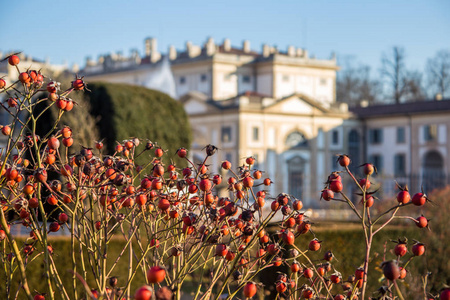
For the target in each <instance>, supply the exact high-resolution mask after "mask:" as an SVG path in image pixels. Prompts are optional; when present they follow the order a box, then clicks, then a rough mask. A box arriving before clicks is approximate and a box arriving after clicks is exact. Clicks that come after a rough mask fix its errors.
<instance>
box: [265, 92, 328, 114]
mask: <svg viewBox="0 0 450 300" xmlns="http://www.w3.org/2000/svg"><path fill="white" fill-rule="evenodd" d="M265 110H266V111H268V112H276V113H286V114H302V115H310V114H323V113H326V112H327V111H328V110H327V109H326V108H324V107H323V106H322V105H320V103H318V102H317V101H314V100H312V99H310V98H308V97H305V96H303V95H292V96H289V97H286V98H283V99H281V100H279V101H277V102H275V103H274V104H272V105H270V106H268V107H266V109H265Z"/></svg>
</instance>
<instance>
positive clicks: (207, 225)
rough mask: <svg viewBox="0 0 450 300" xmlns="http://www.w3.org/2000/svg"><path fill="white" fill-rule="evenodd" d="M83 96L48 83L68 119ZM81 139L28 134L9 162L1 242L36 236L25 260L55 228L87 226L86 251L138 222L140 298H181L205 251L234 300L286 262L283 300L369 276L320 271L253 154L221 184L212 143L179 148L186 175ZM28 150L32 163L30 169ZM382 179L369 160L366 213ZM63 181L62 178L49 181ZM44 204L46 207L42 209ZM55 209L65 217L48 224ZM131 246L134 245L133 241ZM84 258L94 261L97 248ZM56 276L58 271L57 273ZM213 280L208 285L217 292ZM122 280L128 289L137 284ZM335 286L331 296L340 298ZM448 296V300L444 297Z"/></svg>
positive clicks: (297, 219) (33, 84)
mask: <svg viewBox="0 0 450 300" xmlns="http://www.w3.org/2000/svg"><path fill="white" fill-rule="evenodd" d="M19 61H20V59H19V58H18V57H17V56H16V55H12V56H10V57H9V58H8V62H9V63H10V64H11V65H12V66H16V67H17V64H18V63H19ZM19 73H20V74H19V82H20V83H22V85H23V86H24V88H25V89H35V92H37V91H38V89H39V88H40V87H41V86H42V85H43V81H44V77H43V76H42V75H41V74H40V73H39V72H36V71H26V72H19ZM1 89H3V91H7V88H6V82H5V81H4V80H3V79H0V90H1ZM84 89H86V84H85V82H84V81H83V78H79V77H76V79H75V80H74V81H73V82H72V85H71V88H70V89H69V90H67V91H64V92H61V91H60V84H59V83H58V82H55V81H51V82H49V83H48V84H47V86H46V90H47V92H48V97H47V99H48V100H50V101H51V103H50V105H56V106H57V107H58V108H59V109H60V111H61V112H62V113H63V112H68V111H70V110H72V108H73V106H74V102H73V101H72V100H71V99H70V98H69V97H68V95H69V94H70V92H71V91H73V90H84ZM53 102H54V103H53ZM24 104H25V103H24V102H23V101H22V100H20V99H17V98H14V97H10V98H9V99H8V100H7V105H8V107H9V108H14V107H15V108H18V106H20V105H24ZM1 130H2V133H3V134H4V135H8V136H10V135H11V131H12V128H11V126H9V125H7V126H3V127H2V128H1ZM52 134H53V135H52ZM10 139H13V137H10ZM73 143H74V137H73V132H72V130H71V129H70V128H69V127H67V126H66V127H63V128H62V129H60V130H57V131H56V130H55V131H53V132H51V133H50V134H49V135H48V137H47V136H46V137H44V138H39V137H38V136H36V135H35V134H33V133H32V134H24V136H22V137H19V138H17V140H16V141H15V142H14V143H13V144H14V147H15V150H16V151H15V152H14V154H11V155H10V157H6V159H5V161H4V163H3V165H2V168H1V173H0V184H1V188H2V191H3V192H4V194H8V195H9V196H8V197H5V198H2V199H0V201H1V209H2V210H3V212H10V211H11V212H14V214H15V217H14V218H13V219H12V220H9V224H8V228H0V241H4V242H5V241H6V237H7V232H9V231H10V230H9V228H10V224H12V223H21V224H22V225H23V226H26V227H29V228H30V237H31V239H28V240H27V241H26V242H25V243H24V244H23V246H22V248H21V252H22V253H21V256H23V257H24V258H25V261H26V260H27V259H28V258H29V257H30V256H31V255H32V254H33V252H34V251H35V249H36V244H37V243H38V242H42V239H43V237H44V236H46V235H47V234H50V235H51V233H53V232H58V231H59V230H60V229H61V227H62V226H67V227H68V228H69V229H72V226H78V224H83V225H82V226H84V227H83V231H84V234H83V235H77V236H76V239H79V242H80V244H81V245H85V244H87V243H89V242H90V240H95V239H97V238H98V236H99V235H100V234H104V236H105V238H106V239H109V238H111V237H112V236H113V235H114V234H115V232H116V231H115V230H114V229H118V228H121V226H122V225H123V224H131V225H132V226H133V224H137V223H138V221H139V222H140V224H142V226H143V227H145V229H146V231H147V236H146V239H147V240H148V241H149V249H151V251H149V252H146V253H148V254H147V256H148V258H146V259H145V260H144V262H143V265H145V266H144V267H143V268H144V269H145V270H146V275H147V276H146V284H144V285H143V286H142V287H140V288H139V289H138V290H137V291H136V292H135V294H134V299H137V300H147V299H152V298H153V297H156V299H171V298H172V297H173V291H174V290H177V288H176V287H175V285H177V284H182V282H183V278H185V277H182V276H185V275H187V273H186V274H183V272H182V271H181V270H184V268H185V267H186V269H187V270H190V268H192V267H193V266H192V265H186V264H189V262H191V261H190V258H191V257H193V256H195V255H197V254H198V253H207V252H209V253H210V255H208V254H205V257H204V260H203V261H201V262H200V267H201V266H203V265H204V264H206V262H207V261H208V262H209V263H211V261H212V264H213V268H214V267H216V266H218V265H223V266H224V268H217V269H216V270H214V272H217V275H218V276H221V277H222V278H223V279H224V280H225V283H224V285H230V286H233V288H232V290H233V289H234V292H235V293H236V292H238V291H241V290H242V293H243V295H244V297H245V298H252V297H254V296H255V295H256V293H257V290H258V284H257V283H255V282H254V281H253V279H254V277H255V275H256V274H257V273H258V272H259V271H261V270H263V269H266V268H270V267H279V266H281V265H282V264H285V265H287V266H289V269H290V274H289V275H288V274H279V276H278V278H277V280H276V282H275V283H274V285H275V289H276V291H277V292H278V294H280V295H282V296H283V297H286V298H292V297H293V296H294V295H297V296H298V295H299V294H300V295H301V297H302V298H304V299H311V298H314V297H322V296H323V295H327V296H325V297H329V296H332V297H333V298H334V299H335V300H337V299H345V297H352V295H354V296H355V293H354V290H355V288H361V287H362V285H363V280H364V276H365V274H364V273H365V272H364V269H362V268H358V269H357V270H356V272H355V275H354V276H350V277H349V279H348V280H347V281H345V282H344V281H343V280H342V276H341V274H340V273H339V272H337V271H335V270H334V268H333V267H332V265H331V261H332V259H333V254H332V253H331V251H327V252H326V253H325V254H324V256H323V259H322V260H321V262H320V263H319V264H314V263H313V262H312V261H311V259H310V258H309V257H308V256H307V255H310V254H311V253H316V252H318V251H319V250H321V248H322V245H321V241H319V240H318V239H317V238H316V237H315V235H314V234H313V233H312V232H311V226H312V224H311V222H310V221H308V220H306V218H305V216H304V214H303V213H302V212H301V209H302V208H303V203H302V201H301V200H299V199H295V198H293V197H291V196H289V195H287V194H284V193H281V194H279V195H277V196H276V197H271V195H269V194H268V192H266V191H264V190H262V189H259V187H262V188H264V187H267V186H270V185H271V184H272V181H271V179H270V178H262V174H263V173H262V171H260V170H254V169H253V166H254V164H255V159H254V158H253V157H248V158H246V160H245V164H244V165H243V166H241V167H239V168H238V170H237V171H236V172H235V171H233V168H232V165H231V163H230V162H228V161H224V162H222V164H221V167H222V169H223V170H225V171H227V172H228V175H229V176H228V178H226V180H224V179H223V178H222V175H220V174H213V173H211V170H210V169H209V167H208V165H207V159H208V158H209V157H211V156H213V155H214V154H215V153H216V151H217V150H218V149H217V148H216V147H215V146H213V145H207V146H206V147H205V152H206V158H205V160H204V161H203V163H201V164H199V165H195V164H193V163H192V162H191V161H190V160H189V158H188V151H187V150H186V149H185V148H180V149H178V151H177V152H176V155H177V156H178V157H179V158H181V159H184V160H185V161H186V164H187V166H184V167H178V166H176V165H175V164H173V163H170V164H165V161H164V159H165V160H166V161H168V160H170V157H169V158H168V157H167V156H168V155H169V154H168V153H167V151H164V150H163V149H162V148H161V147H159V146H158V145H157V144H156V143H152V142H150V141H147V142H146V143H141V140H139V139H137V138H133V139H129V140H125V141H123V142H121V143H118V144H117V146H116V148H115V153H114V154H112V155H103V153H102V150H103V144H102V142H97V143H96V144H95V149H92V148H82V149H81V150H80V151H78V152H76V153H71V146H72V145H73ZM61 145H62V146H64V147H65V148H66V151H64V153H66V155H61V153H63V151H60V149H61V147H62V146H61ZM27 154H29V155H31V159H30V160H31V161H30V160H29V159H28V158H30V157H28V158H27V156H26V155H27ZM140 155H147V156H148V164H146V165H143V166H140V165H136V164H135V158H136V157H137V156H140ZM165 155H166V156H165ZM164 156H165V157H164ZM338 162H339V164H340V165H341V166H343V167H345V168H347V167H348V165H349V164H350V159H349V158H348V157H347V156H345V155H343V156H340V157H339V159H338ZM347 170H348V169H347ZM375 171H376V169H375V167H374V166H373V165H372V164H364V165H363V173H364V174H365V175H366V178H363V179H360V180H358V181H357V184H358V186H359V187H360V188H361V189H362V191H363V192H364V193H363V194H365V198H364V199H362V202H363V204H364V205H365V207H366V208H370V207H371V206H372V205H373V202H374V197H373V196H372V194H373V193H372V192H369V191H368V190H369V188H370V185H371V182H370V181H369V176H370V175H372V174H373V173H374V172H375ZM55 176H57V177H58V179H54V180H49V178H53V177H55ZM221 186H226V190H227V192H228V196H222V197H219V195H218V193H217V189H218V188H219V187H221ZM257 187H258V191H257V192H256V191H255V190H256V188H257ZM342 190H343V183H342V178H341V176H340V175H339V173H338V172H334V173H332V174H331V175H330V176H329V178H328V180H327V183H326V187H325V189H324V190H323V191H322V193H321V198H323V199H324V200H326V201H331V200H337V198H336V195H337V194H339V193H342ZM268 200H270V201H271V203H270V209H264V208H265V207H266V201H268ZM397 201H398V203H399V204H398V205H399V206H404V205H408V204H409V203H413V204H414V205H417V206H421V205H424V204H425V202H427V201H428V198H427V196H426V195H425V194H424V193H423V192H422V193H417V194H415V195H414V196H413V197H412V200H411V196H410V195H409V193H408V190H407V188H402V189H401V191H400V192H399V194H398V196H397ZM410 201H411V202H410ZM44 203H46V206H47V207H50V211H49V210H48V209H47V210H45V209H44V205H43V204H44ZM77 210H78V211H77ZM87 211H89V213H86V212H87ZM55 212H57V216H56V218H54V221H51V222H50V220H51V218H52V216H53V214H54V213H55ZM77 212H79V213H77ZM275 214H281V215H282V221H281V222H280V223H279V226H280V229H279V231H278V232H277V234H275V235H273V236H270V235H269V233H268V231H267V226H268V225H269V222H270V221H271V219H272V218H273V217H274V215H275ZM75 215H76V217H75ZM38 216H40V217H41V218H42V219H44V220H47V221H49V222H47V224H48V228H43V227H42V226H41V225H40V223H39V222H38ZM414 221H415V222H416V224H417V226H419V227H421V228H424V227H427V225H428V220H427V219H426V218H425V217H423V216H421V217H419V218H417V219H415V220H414ZM77 230H78V228H77ZM307 233H310V234H312V235H313V239H312V240H310V241H309V243H307V244H305V245H304V247H297V246H296V238H298V237H299V236H301V235H305V234H307ZM128 238H130V240H131V238H132V236H130V237H128ZM284 247H286V248H290V249H289V251H283V250H286V249H284ZM301 248H303V249H304V250H303V251H302V250H301ZM405 249H406V244H405V243H404V242H403V241H399V243H398V244H397V246H396V247H395V249H394V252H395V254H396V255H397V256H398V257H401V256H403V255H405V254H406V252H407V251H405ZM411 251H412V253H413V254H414V256H420V255H422V254H423V253H424V251H425V247H424V245H423V244H421V243H419V242H416V243H415V244H414V245H413V247H412V250H411ZM46 253H48V254H49V255H53V253H54V249H53V248H52V247H51V246H50V245H47V248H46ZM88 255H94V254H93V253H92V251H89V252H88ZM6 257H7V259H8V261H10V262H11V263H12V262H13V261H14V255H13V253H9V254H8V255H7V256H6ZM93 257H96V256H95V255H94V256H93ZM174 258H180V260H179V262H180V264H179V265H177V266H176V267H177V268H179V270H180V272H179V273H177V272H175V274H177V275H178V276H179V277H178V278H175V277H173V276H174V275H173V272H167V271H166V268H167V269H170V268H173V267H175V266H171V265H169V263H168V261H170V259H174ZM182 258H183V259H182ZM211 259H212V260H211ZM187 262H188V263H187ZM46 263H49V262H46ZM183 264H185V265H183ZM169 267H170V268H169ZM404 267H406V265H405V266H404ZM404 267H403V268H400V267H398V263H397V261H392V262H385V264H383V271H384V274H385V277H386V278H387V279H389V280H396V279H399V278H404V274H406V270H405V269H404ZM54 272H57V268H56V267H54ZM402 276H403V277H402ZM299 278H301V281H299ZM100 281H101V280H100ZM215 282H217V281H215ZM215 282H209V283H208V284H211V285H214V284H215ZM118 283H119V282H118V279H117V277H115V276H113V277H110V278H109V287H103V289H102V288H101V287H99V288H98V289H92V290H89V295H90V296H91V297H94V298H98V297H101V296H103V297H107V298H110V299H112V298H114V297H116V296H117V297H122V296H123V292H124V289H123V287H119V285H118ZM124 284H126V285H127V286H129V282H127V283H124ZM336 286H339V287H341V288H342V293H340V294H336V295H332V294H331V291H332V289H333V288H334V287H336ZM222 290H223V289H222ZM336 290H337V288H334V290H333V291H336ZM233 295H234V294H233ZM35 298H36V299H40V300H41V299H45V295H44V294H39V295H36V297H35ZM441 298H442V299H445V295H444V296H441Z"/></svg>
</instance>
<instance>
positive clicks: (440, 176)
mask: <svg viewBox="0 0 450 300" xmlns="http://www.w3.org/2000/svg"><path fill="white" fill-rule="evenodd" d="M422 169H423V172H422V185H423V188H424V189H425V191H427V192H431V191H432V190H433V189H435V188H440V187H443V186H444V185H445V183H446V176H445V172H444V158H443V157H442V155H441V154H440V153H439V152H438V151H436V150H430V151H428V152H427V153H426V154H425V155H424V157H423V161H422Z"/></svg>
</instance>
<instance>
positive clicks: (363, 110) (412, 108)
mask: <svg viewBox="0 0 450 300" xmlns="http://www.w3.org/2000/svg"><path fill="white" fill-rule="evenodd" d="M349 110H350V111H351V112H352V113H354V114H355V115H357V116H358V117H360V118H374V117H383V116H394V115H410V114H425V113H436V112H444V111H450V99H443V100H439V101H438V100H424V101H417V102H408V103H400V104H383V105H371V106H367V107H352V108H350V109H349Z"/></svg>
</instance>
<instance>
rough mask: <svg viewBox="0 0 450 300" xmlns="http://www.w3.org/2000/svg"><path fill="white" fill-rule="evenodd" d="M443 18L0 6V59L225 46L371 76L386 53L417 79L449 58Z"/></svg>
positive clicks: (412, 7) (437, 3) (351, 2)
mask: <svg viewBox="0 0 450 300" xmlns="http://www.w3.org/2000/svg"><path fill="white" fill-rule="evenodd" d="M449 14H450V1H448V0H427V1H415V0H405V1H404V0H395V1H394V0H379V1H361V0H348V1H346V0H339V1H338V0H329V1H320V0H318V1H306V0H293V1H264V0H259V1H245V0H240V1H235V0H228V1H213V0H210V1H196V0H192V1H185V0H183V1H153V0H152V1H150V0H147V1H131V0H130V1H124V0H121V1H116V0H109V1H99V0H91V1H84V0H78V1H55V0H53V1H47V0H41V1H29V0H27V1H21V0H14V1H12V0H10V1H7V0H0V51H3V52H6V51H9V50H13V49H14V50H20V51H23V52H25V53H26V54H28V55H32V56H33V57H35V58H40V59H44V58H46V57H48V58H50V61H51V62H53V63H62V62H64V61H67V62H68V63H69V64H72V63H78V64H79V65H80V66H83V65H84V62H85V60H84V59H85V57H86V56H88V55H89V56H91V57H92V58H94V59H96V58H97V56H98V55H100V54H105V53H108V52H117V51H122V52H123V53H124V54H129V51H130V49H132V48H137V49H138V50H139V51H140V53H142V52H143V48H144V43H143V41H144V39H145V38H146V37H149V36H152V37H156V38H157V39H158V42H159V45H158V46H159V49H160V51H162V52H166V49H167V48H168V46H169V45H170V44H173V45H175V46H176V47H177V48H178V49H183V48H184V44H185V42H186V41H187V40H190V41H192V42H193V43H194V44H202V43H203V42H204V41H205V40H206V38H207V37H208V36H211V37H213V38H214V39H215V40H216V42H222V40H223V39H224V38H225V37H228V38H230V39H231V42H232V44H233V45H236V46H240V45H241V42H242V40H244V39H248V40H250V42H251V47H252V48H253V49H255V50H260V49H261V45H262V44H263V43H268V44H272V45H276V46H278V48H280V49H283V50H284V49H285V48H286V47H287V46H288V45H294V46H297V47H304V48H306V49H308V51H309V52H310V53H311V54H314V55H316V57H318V58H328V57H329V56H330V53H331V52H333V51H334V52H336V54H337V55H338V57H341V56H343V55H354V56H355V57H356V59H357V60H358V61H361V62H364V63H366V64H369V65H371V66H372V67H373V68H374V71H375V73H376V74H378V71H377V70H378V68H379V66H380V57H381V54H382V53H383V52H386V51H388V50H389V49H390V48H391V47H392V46H394V45H398V46H403V47H405V49H406V54H407V62H408V65H409V67H410V68H413V69H419V70H422V69H423V67H424V65H425V62H426V59H427V58H428V57H431V56H433V55H434V54H435V53H436V51H438V50H440V49H444V48H446V49H450V17H449Z"/></svg>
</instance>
